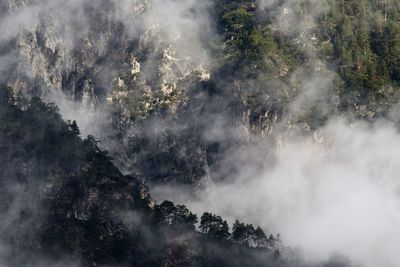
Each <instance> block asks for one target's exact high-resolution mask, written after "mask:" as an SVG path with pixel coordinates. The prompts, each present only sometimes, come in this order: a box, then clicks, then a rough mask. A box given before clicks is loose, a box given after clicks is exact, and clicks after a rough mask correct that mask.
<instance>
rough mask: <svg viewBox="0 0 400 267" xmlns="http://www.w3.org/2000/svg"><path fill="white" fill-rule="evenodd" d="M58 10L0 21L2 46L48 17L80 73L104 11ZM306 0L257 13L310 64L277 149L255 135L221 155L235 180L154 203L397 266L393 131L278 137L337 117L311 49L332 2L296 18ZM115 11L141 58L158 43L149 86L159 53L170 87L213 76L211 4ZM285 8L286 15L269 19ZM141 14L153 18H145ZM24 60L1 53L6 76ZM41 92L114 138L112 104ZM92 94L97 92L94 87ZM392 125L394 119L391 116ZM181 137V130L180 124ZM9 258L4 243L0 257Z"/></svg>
mask: <svg viewBox="0 0 400 267" xmlns="http://www.w3.org/2000/svg"><path fill="white" fill-rule="evenodd" d="M61 2H62V1H32V3H33V4H29V5H27V6H23V7H22V8H20V9H16V10H13V11H12V12H11V13H10V14H8V15H7V16H4V17H3V18H1V19H0V33H1V35H0V43H2V42H8V41H10V40H11V39H13V38H17V37H18V36H21V35H22V34H24V33H26V32H27V31H28V32H29V31H34V30H35V27H37V26H38V24H39V23H40V19H41V17H43V16H44V17H46V18H50V20H51V21H52V24H51V25H53V26H54V27H55V29H56V30H55V32H56V36H57V37H58V38H59V39H57V40H54V43H53V45H54V47H56V46H60V47H62V49H61V50H62V51H63V52H62V54H63V55H65V58H62V60H61V61H62V62H60V66H61V67H60V68H65V69H70V68H71V69H73V67H75V66H71V65H70V64H69V63H70V60H71V61H72V59H71V58H70V56H71V53H72V51H73V49H74V48H75V47H76V46H77V45H80V44H81V42H82V40H84V39H85V38H86V39H87V38H89V35H90V32H91V31H92V30H93V29H91V27H93V25H91V24H90V19H89V17H88V15H87V14H86V13H85V9H84V7H85V5H92V6H93V7H95V8H98V5H99V4H96V3H91V2H90V1H87V0H86V1H84V0H69V1H67V2H65V3H64V4H62V8H61V9H59V5H60V3H61ZM278 2H279V3H278ZM300 2H301V1H295V0H293V1H289V0H287V1H277V0H263V1H261V2H260V5H259V10H258V16H268V17H270V18H271V20H272V23H273V26H274V27H276V28H278V29H279V31H281V32H283V33H284V34H286V35H287V36H291V37H292V38H293V41H294V42H297V43H298V44H300V45H299V46H300V47H301V50H302V52H303V53H304V55H305V56H306V62H307V63H306V64H305V65H304V66H301V67H300V68H298V69H296V70H295V71H293V74H292V75H291V77H290V79H289V82H288V83H289V84H285V86H288V87H293V88H294V90H293V91H295V93H294V94H295V95H296V97H294V100H293V101H292V102H291V104H290V105H289V113H290V116H288V117H285V118H283V119H282V123H281V124H282V125H278V126H277V128H279V129H278V130H277V132H275V136H273V138H274V141H271V140H270V138H271V139H272V137H270V136H267V137H266V138H261V137H260V138H259V137H254V138H253V139H252V143H251V144H247V145H244V146H238V147H236V146H234V147H232V148H231V149H229V155H228V153H226V154H225V155H224V156H225V158H223V159H222V161H221V164H220V170H218V172H220V173H229V175H230V177H229V180H227V181H214V182H212V183H210V187H209V188H207V190H206V191H201V192H199V193H198V195H197V196H196V197H195V198H192V197H191V196H188V195H185V194H184V193H183V192H181V190H182V188H179V191H177V189H176V188H171V187H165V186H156V187H154V188H152V194H153V195H154V196H155V197H156V198H157V199H158V200H160V201H162V200H164V199H170V200H174V201H176V202H180V203H185V204H186V203H187V206H188V207H189V208H190V209H192V210H193V211H195V212H196V213H197V214H199V215H201V214H202V213H203V212H205V211H211V212H213V213H216V214H218V215H221V216H222V217H224V218H226V219H228V220H229V221H230V222H233V221H234V220H235V219H240V220H242V221H245V222H249V223H253V224H256V225H261V226H262V227H263V228H264V229H265V230H266V231H267V232H270V233H274V234H277V233H280V234H281V237H282V240H283V243H284V244H285V245H287V246H290V247H299V248H300V249H301V250H302V251H303V253H304V256H305V257H306V259H307V260H308V261H310V262H320V261H323V260H325V259H327V258H329V257H330V255H332V254H336V253H339V254H342V255H345V256H346V257H349V258H350V259H351V260H352V261H353V262H354V263H355V264H361V265H362V266H367V267H373V266H382V267H391V266H399V265H400V256H399V255H398V251H400V228H399V225H400V180H399V179H400V177H399V176H400V170H399V168H398V166H400V158H399V157H398V151H400V134H399V132H398V130H397V128H396V126H395V125H393V124H392V123H391V122H389V121H384V120H381V121H377V122H375V123H372V124H367V123H365V122H362V121H357V120H356V121H348V120H346V119H343V118H339V117H337V116H336V114H335V115H334V116H331V118H330V119H329V120H328V122H327V123H326V125H325V126H324V127H322V128H321V129H319V130H317V131H316V132H310V134H308V135H307V134H306V135H304V134H302V133H299V132H297V131H293V132H292V133H290V134H289V135H288V136H286V134H287V132H285V131H286V130H287V129H282V128H284V124H285V123H287V122H288V121H290V120H294V119H293V117H294V118H295V117H298V116H301V115H302V114H303V112H305V111H304V110H305V109H307V108H308V107H310V106H316V107H317V110H318V111H319V112H320V113H321V114H323V115H324V116H329V115H330V113H331V112H332V110H334V107H335V104H336V103H335V101H336V100H335V98H334V96H333V95H334V93H335V92H332V88H335V86H334V84H335V83H337V82H340V81H339V78H338V75H337V73H335V72H334V71H332V70H331V69H329V68H328V67H327V65H326V63H325V62H324V60H322V59H320V58H319V57H318V53H317V52H316V48H315V47H314V42H315V39H313V38H314V36H313V30H314V27H315V20H316V18H317V17H318V16H320V15H322V14H323V13H325V12H328V10H329V9H328V6H327V2H326V1H318V0H313V1H310V6H311V9H310V10H309V11H308V13H307V14H301V15H299V14H298V13H296V12H295V11H294V10H295V7H296V5H297V4H299V3H300ZM110 3H112V4H113V5H114V8H115V9H114V10H113V12H114V13H113V15H114V16H115V17H116V18H117V20H119V21H120V22H121V23H122V24H123V25H124V32H123V34H122V37H121V40H119V41H121V43H124V42H129V41H131V40H132V39H134V38H138V39H139V40H141V41H139V46H140V49H142V50H145V49H146V47H145V45H143V42H149V43H151V44H152V45H154V51H155V52H154V53H153V54H151V55H149V56H148V57H147V58H146V59H144V61H143V62H140V63H141V64H142V66H143V68H142V72H143V75H144V76H145V77H148V78H151V77H152V75H154V73H153V71H154V67H159V61H157V60H159V59H158V56H159V54H160V53H161V54H162V53H163V52H162V51H163V50H164V49H166V48H171V51H173V52H172V53H171V54H167V55H166V56H167V57H170V58H172V62H173V63H174V64H175V65H174V67H177V68H176V69H178V71H177V72H176V73H171V72H168V73H167V74H168V75H165V76H166V77H164V79H165V80H167V82H169V81H168V79H179V78H180V77H182V76H184V75H185V73H187V72H188V71H189V70H190V69H195V68H197V67H200V66H201V67H205V68H212V57H213V55H212V52H211V50H212V49H211V48H212V41H210V43H211V44H210V43H209V44H206V43H205V41H206V40H207V37H208V38H209V37H212V38H209V39H208V40H212V39H213V38H216V39H218V38H220V37H219V36H218V35H217V34H216V33H215V32H214V31H213V30H210V28H211V25H212V23H213V22H212V19H211V18H210V14H209V9H210V8H211V7H212V1H208V0H207V1H195V0H188V1H177V0H171V1H151V3H150V2H148V1H128V0H124V1H110ZM277 5H279V6H280V7H281V11H282V12H278V13H276V9H273V10H274V12H275V13H274V12H272V11H271V10H272V7H276V6H277ZM142 8H144V9H146V10H147V11H146V12H144V13H142ZM10 25H12V26H13V27H11V26H10ZM65 25H66V27H64V26H65ZM293 25H295V27H294V26H293ZM111 39H112V37H110V36H107V35H106V34H103V35H102V36H100V37H98V39H95V40H96V41H98V42H99V43H100V44H99V45H98V47H99V50H98V51H96V52H97V54H95V55H94V56H93V57H94V58H98V57H102V56H104V55H105V54H106V53H107V49H106V48H107V47H108V45H110V44H112V42H111V41H110V40H111ZM122 46H126V44H124V45H122ZM54 47H53V48H54ZM168 51H169V50H168ZM164 54H165V53H164ZM18 60H20V57H19V56H18V55H16V53H15V51H11V52H10V53H6V54H5V55H4V54H3V53H1V54H0V75H1V76H3V74H2V73H6V74H5V75H8V73H7V71H6V70H7V67H8V66H9V65H12V64H13V63H15V62H16V61H18ZM92 61H94V60H93V58H89V59H88V62H86V63H84V64H83V63H82V64H83V65H85V64H87V66H85V67H87V68H89V69H90V68H94V67H96V66H95V65H94V63H93V62H92ZM39 62H40V60H39ZM29 63H31V62H29ZM114 63H115V62H110V61H107V60H105V62H102V63H101V64H100V67H102V68H104V69H106V70H107V73H108V74H109V76H112V75H114V74H115V73H114V71H115V70H114V68H115V65H114ZM119 63H121V64H122V63H124V62H122V61H121V62H119ZM27 65H28V67H26V66H25V67H24V74H25V75H26V76H28V77H32V76H35V75H38V76H40V74H41V73H39V74H38V73H35V71H33V70H32V69H30V67H31V66H30V65H29V64H27ZM32 65H33V63H32ZM45 67H47V66H45ZM80 67H82V66H80ZM97 67H98V66H97ZM82 68H83V67H82ZM171 69H172V68H171ZM174 70H175V68H174ZM57 71H58V70H57ZM101 74H103V73H101ZM258 75H259V76H263V75H266V74H265V73H258ZM99 76H100V75H99ZM109 76H106V77H109ZM7 78H8V77H0V79H7ZM17 79H18V78H17ZM60 80H61V78H60ZM43 84H44V86H43V87H45V89H46V90H44V91H45V92H46V94H45V100H46V101H47V102H55V103H56V104H57V105H58V107H59V109H60V112H61V114H62V115H63V117H64V118H65V119H68V120H76V121H77V122H78V125H79V127H80V130H81V133H82V135H83V136H86V135H89V134H92V135H95V136H96V137H101V136H103V135H104V133H105V132H107V131H109V129H108V128H109V127H110V120H111V118H110V114H111V108H110V107H109V106H107V105H106V104H105V103H100V102H101V101H99V99H96V98H93V99H89V100H87V102H85V101H83V100H82V101H81V102H76V101H75V100H74V99H73V97H71V96H68V95H67V94H65V92H63V91H62V89H63V88H62V85H61V82H60V81H57V82H56V83H54V84H49V83H48V84H46V82H44V83H43ZM99 84H100V85H101V87H104V88H105V91H106V93H105V94H111V93H112V83H111V82H110V80H107V79H106V78H102V80H101V82H100V83H99ZM99 84H98V85H99ZM89 89H93V90H94V88H93V87H90V88H89ZM89 91H90V90H89ZM392 117H393V119H394V120H396V114H395V113H393V114H392ZM207 119H208V120H209V121H206V123H204V124H205V125H210V129H209V130H208V131H207V132H206V136H205V139H209V140H208V141H210V142H212V141H215V140H218V141H220V140H223V139H226V138H227V137H226V132H227V131H226V129H220V128H221V127H224V126H225V125H228V124H229V123H226V122H225V121H227V120H228V119H226V118H223V117H221V118H219V117H218V119H219V120H220V121H218V120H217V119H215V117H214V118H212V119H210V118H206V120H207ZM200 120H203V118H200V119H199V121H200ZM211 120H214V121H213V122H211ZM397 120H398V119H397ZM155 124H156V123H155ZM221 125H224V126H221ZM107 127H108V128H107ZM171 127H172V126H171ZM294 127H295V128H296V127H299V125H295V126H294ZM176 128H177V129H178V130H176V131H179V129H180V127H176ZM182 128H183V127H182ZM235 134H237V135H240V139H241V140H245V139H247V138H246V137H243V136H241V135H243V134H244V133H243V129H242V128H241V129H238V131H237V133H233V135H235ZM242 137H243V138H242ZM234 138H236V136H235V137H234ZM232 170H235V172H232ZM1 250H2V247H1V246H0V254H1Z"/></svg>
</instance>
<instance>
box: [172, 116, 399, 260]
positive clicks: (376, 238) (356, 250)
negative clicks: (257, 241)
mask: <svg viewBox="0 0 400 267" xmlns="http://www.w3.org/2000/svg"><path fill="white" fill-rule="evenodd" d="M264 149H270V148H268V147H265V148H264ZM399 151H400V134H399V133H398V131H397V130H396V129H395V128H394V127H393V126H392V125H391V124H390V123H388V122H377V123H375V124H373V125H370V124H364V123H362V122H357V123H356V124H354V123H353V124H350V123H348V122H346V121H344V120H331V121H330V123H328V125H327V126H326V127H324V128H323V129H321V130H320V131H319V132H318V133H316V134H315V135H314V136H313V137H303V138H300V137H297V138H296V139H295V140H291V141H287V142H284V143H282V144H281V145H280V147H279V148H278V150H277V162H276V164H275V165H274V166H273V167H271V168H268V169H266V170H263V171H261V170H259V173H257V172H255V171H254V170H252V171H251V172H249V171H248V169H246V166H243V168H242V170H244V171H242V172H239V173H238V174H237V175H236V176H235V177H232V181H230V182H229V183H220V184H215V185H214V187H213V188H211V189H210V191H209V192H207V193H204V194H203V195H201V198H200V199H198V200H194V201H193V202H191V204H190V205H189V207H190V208H192V209H193V210H194V211H196V212H198V213H201V212H204V211H209V210H211V211H212V212H215V213H217V214H220V215H222V216H224V217H226V218H229V219H230V221H233V220H234V219H237V218H239V219H241V220H243V221H248V222H251V223H255V224H261V225H262V226H263V227H264V228H265V229H266V230H268V232H272V233H281V235H282V239H283V242H284V244H285V245H288V246H292V247H299V248H301V250H302V251H303V252H304V255H305V257H306V258H307V260H309V261H320V260H324V259H327V258H328V257H329V256H330V255H331V254H333V253H339V254H342V255H345V256H347V257H349V258H350V259H351V260H352V261H353V263H356V264H358V263H360V264H362V266H367V267H373V266H382V267H389V266H399V265H400V257H399V256H398V251H399V250H400V229H399V227H398V225H399V224H400V179H399V178H400V171H399V167H398V166H399V165H400V158H399V156H398V153H399ZM241 156H242V157H252V155H251V153H250V154H246V155H241ZM227 167H228V166H225V168H227ZM168 197H170V198H174V196H173V195H170V196H168ZM175 198H176V196H175Z"/></svg>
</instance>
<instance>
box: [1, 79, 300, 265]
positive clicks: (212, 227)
mask: <svg viewBox="0 0 400 267" xmlns="http://www.w3.org/2000/svg"><path fill="white" fill-rule="evenodd" d="M0 103H1V107H0V138H1V141H2V143H1V146H0V148H1V151H2V153H1V168H0V175H1V178H2V179H1V218H2V223H1V235H0V238H1V239H0V240H1V246H2V251H1V262H0V263H1V264H2V265H3V264H4V265H5V266H35V265H40V266H54V265H57V264H61V265H62V266H64V265H65V266H265V264H269V265H274V266H292V265H291V264H292V263H291V262H289V261H287V260H284V259H283V258H282V257H281V250H282V249H281V247H282V245H281V244H280V240H279V237H277V236H273V235H270V236H266V234H265V233H264V231H263V230H262V229H261V228H259V227H258V228H254V227H253V226H252V225H250V224H243V223H240V222H238V221H236V222H235V224H234V225H233V228H232V231H230V230H229V226H228V224H227V222H226V221H225V220H223V219H221V217H220V216H217V215H213V214H211V213H204V214H203V216H202V217H201V218H200V221H199V223H200V224H199V231H196V227H195V224H196V223H197V222H198V218H197V216H196V215H195V214H193V213H192V212H190V211H189V210H188V209H187V208H186V207H185V206H183V205H174V203H172V202H170V201H164V202H163V203H161V204H159V205H157V204H156V203H155V201H154V200H153V199H152V198H151V196H150V194H149V192H148V189H147V187H146V186H145V185H144V183H143V180H141V179H139V178H138V177H133V176H124V175H123V174H121V172H120V171H118V169H117V168H116V167H115V166H114V165H113V164H112V163H111V159H110V157H109V155H108V154H107V152H105V151H102V150H101V149H99V147H98V145H97V141H96V140H95V139H94V138H93V137H92V136H89V137H87V138H86V139H84V140H82V139H81V138H80V132H79V128H78V127H77V125H76V123H75V121H74V122H72V123H71V122H64V121H63V120H62V119H61V117H60V115H59V113H58V110H57V107H56V106H54V105H52V104H45V103H43V102H42V101H41V100H40V99H39V98H35V97H34V98H32V100H30V101H29V103H27V106H25V108H26V109H25V110H21V106H19V99H17V98H14V97H13V96H12V92H11V90H10V89H9V88H7V87H4V86H3V87H2V91H1V98H0ZM285 251H286V249H285ZM287 252H288V253H289V250H288V251H287ZM285 253H286V252H285ZM291 253H292V252H291ZM293 264H295V263H293ZM297 265H300V262H297V263H296V266H297ZM57 266H58V265H57Z"/></svg>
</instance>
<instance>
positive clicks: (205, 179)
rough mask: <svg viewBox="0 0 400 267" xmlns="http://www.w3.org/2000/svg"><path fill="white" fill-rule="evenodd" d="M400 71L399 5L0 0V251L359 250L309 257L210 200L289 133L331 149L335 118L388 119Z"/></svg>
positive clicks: (251, 260) (134, 259)
mask: <svg viewBox="0 0 400 267" xmlns="http://www.w3.org/2000/svg"><path fill="white" fill-rule="evenodd" d="M399 81H400V3H399V2H398V1H397V0H223V1H217V0H204V1H195V0H164V1H161V0H122V1H117V0H98V1H86V0H67V1H60V0H53V1H50V0H0V82H1V84H2V86H1V91H0V92H1V99H0V101H1V106H0V112H1V113H0V157H1V162H0V179H1V181H0V183H1V184H2V189H1V190H2V193H1V196H0V197H1V207H2V208H1V210H2V212H1V216H2V218H3V221H4V223H1V224H0V226H1V228H0V229H1V233H0V235H1V242H0V259H1V260H2V262H0V264H4V265H6V266H31V265H33V264H35V265H38V264H39V265H46V266H47V265H49V266H52V265H54V264H55V262H56V263H58V264H63V265H62V266H64V265H66V266H70V265H77V266H80V265H83V266H352V264H359V262H361V263H364V262H363V261H362V260H360V258H362V257H363V256H364V255H363V253H358V252H357V253H358V254H357V253H354V254H355V255H357V259H356V260H357V261H358V262H355V263H349V262H348V261H347V260H345V259H344V258H342V257H341V256H337V257H334V259H332V260H331V262H327V259H328V257H325V260H322V261H321V260H319V259H318V260H315V259H312V260H311V262H312V263H310V261H309V260H303V259H302V257H301V252H299V251H297V250H296V249H294V248H289V247H288V246H287V245H286V244H285V243H284V242H283V244H282V242H281V240H280V238H279V236H277V235H278V233H279V231H280V230H279V226H280V223H277V225H274V226H273V230H276V232H274V233H268V234H267V235H266V234H265V233H264V231H263V230H262V229H261V228H260V227H258V228H257V227H253V225H252V224H251V223H253V224H254V223H257V224H260V225H262V226H263V228H264V226H265V227H269V225H268V223H266V222H270V221H275V220H273V219H272V218H266V219H265V220H264V221H263V222H256V221H255V218H259V217H260V215H259V214H257V215H254V213H262V212H263V211H257V212H254V211H253V208H254V207H253V208H252V207H249V206H246V203H249V202H246V201H245V199H244V198H245V197H247V195H246V196H235V197H236V198H235V201H237V199H238V198H240V197H243V201H237V202H235V203H228V204H229V207H225V209H224V208H222V207H220V206H221V205H222V203H226V201H223V200H224V199H230V197H233V196H232V195H233V194H234V193H235V192H236V191H233V193H232V192H231V191H229V190H228V189H229V188H230V187H229V186H232V185H237V184H238V185H239V187H244V188H246V187H247V186H248V187H249V188H252V189H253V187H250V186H251V185H252V183H253V182H252V181H253V180H252V179H253V177H259V176H263V175H264V173H265V172H266V171H270V170H274V168H275V167H276V166H286V165H285V164H281V163H282V162H280V160H281V154H282V151H285V150H284V147H285V144H291V142H293V140H296V141H297V140H299V139H302V138H307V137H310V138H311V139H312V140H313V141H312V142H314V143H317V144H322V145H323V146H326V147H327V148H326V149H328V148H329V146H330V145H331V143H332V142H330V141H329V140H328V141H326V139H327V138H323V137H321V136H320V134H321V132H324V131H326V129H331V128H332V127H331V128H329V127H330V123H331V121H332V120H333V119H335V118H341V119H343V120H345V121H346V122H347V123H348V124H349V125H352V126H353V125H358V124H362V125H364V123H365V125H375V123H377V122H378V123H379V122H381V121H385V122H387V123H390V125H394V128H396V127H398V126H397V123H398V115H397V113H398V103H399V89H400V83H399ZM365 127H368V126H365ZM343 132H345V133H347V132H346V131H343ZM346 137H347V136H346ZM333 139H335V138H333ZM336 139H340V138H336ZM371 142H372V141H371ZM385 145H386V144H385ZM324 149H325V148H324ZM106 151H107V152H106ZM324 151H325V150H324ZM296 152H299V151H296ZM299 153H300V152H299ZM321 154H324V153H321ZM377 154H378V155H381V154H379V153H377ZM328 155H329V153H328ZM305 158H307V157H305ZM294 159H296V158H294ZM333 161H334V160H333ZM377 161H378V160H377ZM371 162H375V161H374V160H371ZM390 162H392V161H390ZM387 164H390V163H387ZM371 165H373V164H371ZM381 165H382V166H386V163H382V164H381ZM303 169H306V168H303ZM299 172H300V171H299ZM276 173H279V172H272V174H271V173H269V174H270V175H269V177H274V175H275V174H276ZM371 173H373V172H371ZM296 175H297V174H296V173H294V174H289V175H288V176H293V177H296ZM267 176H268V175H267ZM310 176H311V175H310ZM282 179H283V178H282ZM296 182H297V181H295V182H293V184H296ZM313 182H315V181H313ZM315 183H316V184H317V182H315ZM276 184H277V183H273V184H272V186H275V185H276ZM300 184H301V183H300ZM304 184H307V183H304ZM285 186H287V187H289V188H290V186H289V185H288V184H285V183H284V184H283V185H282V187H285ZM261 187H262V185H260V188H261ZM316 188H317V186H316ZM279 189H281V188H280V187H279ZM149 190H150V192H152V194H151V195H153V197H154V198H155V199H160V200H161V199H162V200H164V199H168V200H166V201H165V202H162V201H159V202H160V203H156V201H154V200H153V199H152V197H151V196H150V193H149ZM282 191H284V189H282ZM279 192H281V191H279ZM284 192H285V191H284ZM288 192H289V193H290V192H292V191H290V190H288V191H287V192H285V193H284V194H283V195H282V196H280V198H279V201H277V202H272V201H271V203H265V206H268V207H269V209H270V211H271V213H268V214H272V215H271V216H273V215H274V214H277V213H279V212H281V211H279V212H278V211H276V210H275V209H274V208H273V204H274V203H277V204H279V205H282V203H286V202H289V201H286V200H287V199H286V197H288V196H287V195H285V194H287V193H288ZM374 192H375V191H374ZM209 194H214V196H213V197H214V198H213V200H217V201H218V203H215V201H214V202H213V203H211V205H209V206H207V207H206V208H207V209H206V210H204V208H203V206H205V205H207V204H204V205H200V206H202V207H201V208H199V206H198V205H197V204H198V203H199V201H200V202H201V201H203V200H204V201H205V200H206V199H207V198H208V195H209ZM293 194H294V195H295V196H296V197H298V198H299V199H300V200H303V198H302V197H303V196H304V195H306V196H307V197H310V198H311V200H309V201H310V202H312V201H313V200H312V197H313V196H314V195H315V192H314V191H312V190H311V192H301V190H300V192H298V191H297V190H294V193H293ZM215 195H216V196H215ZM249 195H251V193H249ZM261 195H262V197H263V198H262V199H260V201H259V202H261V201H264V200H267V201H269V200H271V199H273V198H274V197H275V195H272V196H271V199H270V198H268V194H267V193H262V194H261ZM265 195H267V196H265ZM337 195H340V194H337ZM256 196H259V195H257V194H255V193H254V197H256ZM288 199H289V197H288ZM171 201H174V202H176V201H188V203H179V205H175V204H173V202H171ZM255 201H256V200H255ZM305 202H307V201H306V200H304V201H299V202H298V205H299V207H290V208H287V212H289V211H291V212H292V213H296V211H297V210H301V208H300V205H303V204H304V203H305ZM205 203H207V202H205ZM237 203H241V204H239V205H237ZM250 203H254V202H250ZM312 203H313V202H312ZM184 204H185V205H188V206H189V205H193V207H194V208H195V209H196V211H198V210H202V213H200V214H197V215H196V214H194V213H192V212H191V211H189V209H188V208H187V207H186V206H183V205H184ZM271 206H272V207H271ZM311 206H312V205H311ZM279 207H280V206H279ZM284 207H286V206H284ZM314 208H315V210H317V208H318V205H314V206H312V208H311V210H313V211H314ZM277 209H279V210H281V209H280V208H277ZM219 210H222V211H223V210H228V211H227V212H224V214H219V215H221V216H223V215H226V216H228V217H229V218H226V219H224V218H221V217H220V216H219V215H214V214H213V213H215V211H219ZM283 210H285V212H286V209H283ZM204 211H205V213H203V212H204ZM311 213H312V212H311ZM201 214H203V216H200V215H201ZM247 215H248V216H249V217H248V218H247V217H246V216H247ZM393 217H396V216H393ZM284 218H286V219H287V218H290V217H284ZM368 218H370V217H368ZM235 219H240V220H244V221H245V222H246V223H245V224H244V223H240V222H239V221H236V222H235V223H234V224H232V223H233V221H235ZM247 219H248V220H247ZM225 220H228V221H230V223H231V227H229V224H228V222H227V221H225ZM288 220H290V219H288ZM282 224H285V225H286V222H284V223H283V222H282ZM377 225H378V224H377ZM377 225H376V227H377ZM229 228H232V230H229ZM316 228H317V230H318V227H317V226H316ZM267 229H268V228H267ZM385 234H386V233H385ZM338 235H340V233H338ZM343 235H346V233H343ZM349 236H351V235H349ZM385 236H386V235H385ZM283 238H285V237H283ZM333 239H334V240H336V239H335V238H333ZM303 241H304V243H307V238H305V240H302V241H301V243H303ZM316 244H318V243H313V245H314V246H318V245H316ZM296 245H298V246H299V247H300V250H301V248H302V245H307V244H296ZM335 245H336V244H335ZM360 246H361V245H360ZM3 247H4V249H3ZM306 247H307V246H306ZM391 248H392V247H390V249H388V250H390V251H391ZM335 250H338V251H340V254H346V253H343V251H342V250H341V248H340V247H338V248H335ZM350 250H351V249H350ZM334 252H335V251H334ZM360 255H363V256H360ZM379 255H381V254H379ZM382 255H386V254H385V253H382ZM390 255H392V254H390ZM311 258H313V257H311ZM387 258H388V262H391V263H392V266H395V265H396V264H395V263H398V264H400V261H396V259H394V260H392V258H391V257H387ZM379 259H380V258H379ZM377 260H378V258H377ZM315 262H317V263H315ZM393 262H395V263H394V265H393ZM381 264H382V266H390V265H385V264H383V263H381ZM372 266H373V265H372Z"/></svg>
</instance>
